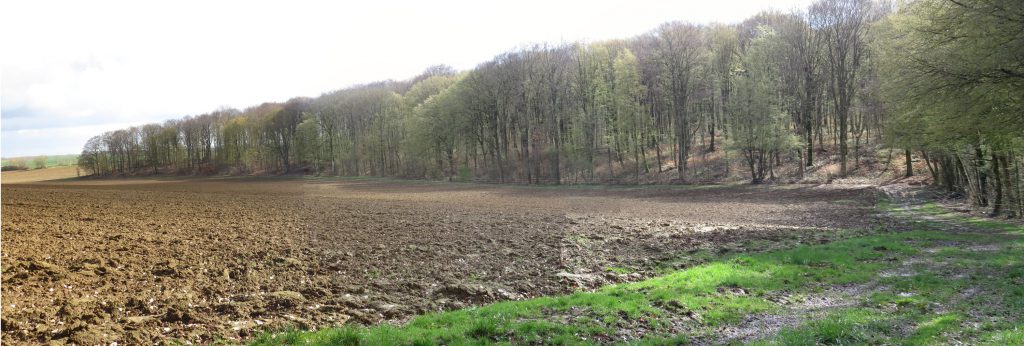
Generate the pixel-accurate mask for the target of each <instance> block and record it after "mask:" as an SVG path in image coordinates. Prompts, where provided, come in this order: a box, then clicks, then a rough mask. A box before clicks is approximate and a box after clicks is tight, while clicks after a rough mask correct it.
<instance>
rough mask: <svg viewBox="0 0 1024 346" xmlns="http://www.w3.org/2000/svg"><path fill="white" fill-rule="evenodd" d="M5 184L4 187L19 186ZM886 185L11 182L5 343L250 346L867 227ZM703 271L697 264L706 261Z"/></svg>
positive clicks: (584, 285)
mask: <svg viewBox="0 0 1024 346" xmlns="http://www.w3.org/2000/svg"><path fill="white" fill-rule="evenodd" d="M5 182H6V181H5ZM872 191H873V190H871V189H867V188H863V187H859V188H853V187H846V188H844V187H837V186H831V185H789V186H776V187H765V186H726V187H668V186H642V187H636V188H628V187H525V186H496V185H479V184H444V183H426V182H396V181H384V180H359V179H342V180H319V179H299V178H188V179H171V178H166V179H161V178H153V179H120V180H66V181H61V182H58V183H33V184H20V185H18V184H6V183H5V184H4V185H3V187H2V200H3V208H2V218H3V229H2V230H3V234H2V235H3V252H2V267H3V269H2V272H3V274H2V283H3V285H2V294H3V301H2V309H0V312H2V318H0V319H2V329H3V331H2V341H3V342H5V343H7V342H10V343H12V344H23V343H46V342H53V341H56V342H59V343H76V344H100V343H109V342H112V341H118V342H120V343H122V344H123V343H128V344H138V343H151V342H156V341H166V340H175V339H176V340H178V341H180V342H183V343H209V342H212V341H216V340H244V339H247V338H249V337H252V336H253V335H254V334H255V333H259V332H261V331H263V330H268V329H275V328H283V327H285V326H289V325H291V326H297V327H301V328H318V327H323V326H334V325H340V324H345V323H358V324H376V323H389V322H391V323H401V322H402V321H404V320H405V319H407V318H408V317H409V316H411V315H414V314H420V313H425V312H431V311H439V310H448V309H455V308H460V307H465V306H469V305H474V304H483V303H488V302H493V301H498V300H509V299H523V298H529V297H535V296H540V295H550V294H559V293H566V292H571V291H574V290H578V289H588V288H593V287H597V286H600V285H604V284H608V283H614V282H622V281H634V280H640V279H642V278H645V277H648V276H650V275H653V274H655V273H656V272H657V270H658V268H663V267H664V266H665V265H666V263H668V264H671V265H675V266H685V265H687V263H689V262H687V260H690V259H692V260H694V261H697V260H699V259H697V258H698V257H699V256H696V255H695V254H697V253H698V252H700V251H702V250H703V251H711V252H715V253H721V252H728V251H762V250H767V249H770V248H773V247H779V246H787V244H793V243H797V242H799V243H819V242H827V241H830V240H833V239H836V238H837V237H841V236H843V235H842V234H845V233H843V232H839V231H838V230H840V229H847V230H848V229H867V228H870V227H871V226H872V224H873V223H872V222H873V219H874V215H873V214H872V213H873V210H872V208H870V205H871V204H872V202H873V198H874V195H873V194H874V192H872ZM691 264H692V263H691Z"/></svg>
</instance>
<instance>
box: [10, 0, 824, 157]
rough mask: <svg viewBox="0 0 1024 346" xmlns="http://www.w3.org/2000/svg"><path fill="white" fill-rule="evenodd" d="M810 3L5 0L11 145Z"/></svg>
mask: <svg viewBox="0 0 1024 346" xmlns="http://www.w3.org/2000/svg"><path fill="white" fill-rule="evenodd" d="M808 3H809V1H807V0H759V1H755V0H750V1H742V0H711V1H703V0H701V1H637V0H632V1H579V2H569V1H555V0H543V1H532V0H531V1H504V2H501V3H500V4H498V3H497V2H485V1H461V2H441V1H409V2H396V1H374V2H371V1H358V2H352V3H349V4H342V3H341V2H340V1H334V2H327V1H323V2H307V1H278V2H274V3H270V2H254V1H238V2H233V1H164V2H144V1H125V2H108V1H27V0H26V1H19V2H16V3H15V2H12V1H7V2H4V3H3V4H2V5H0V6H2V7H0V13H2V14H0V35H2V41H0V52H2V53H0V54H2V55H0V88H2V94H0V118H2V119H0V120H2V122H0V128H2V139H0V142H2V143H0V155H2V156H3V157H14V156H26V155H40V154H68V153H78V152H80V151H81V148H82V145H83V144H84V143H85V141H86V140H88V139H89V137H92V136H94V135H97V134H100V133H102V132H104V131H108V130H114V129H118V128H123V127H127V126H131V125H139V124H145V123H150V122H160V121H163V120H166V119H171V118H178V117H181V116H185V115H194V114H201V113H205V112H208V111H212V110H214V109H216V108H218V107H221V106H229V107H235V108H244V107H247V106H251V105H256V104H259V103H262V102H267V101H284V100H287V99H289V98H291V97H295V96H318V95H320V94H321V93H323V92H326V91H330V90H335V89H340V88H343V87H346V86H350V85H353V84H358V83H365V82H371V81H377V80H383V79H405V78H410V77H413V76H414V75H416V74H418V73H419V72H421V71H423V69H425V68H426V67H428V66H431V65H436V64H448V65H451V66H453V67H455V68H456V69H459V70H465V69H471V68H473V67H474V66H476V65H477V64H479V63H481V62H484V61H486V60H489V59H491V58H493V57H494V56H496V55H497V54H499V53H501V52H504V51H506V50H509V49H512V48H516V47H520V46H523V45H526V44H532V43H541V42H552V43H559V42H574V41H580V40H584V41H595V40H602V39H609V38H627V37H632V36H635V35H639V34H641V33H644V32H647V31H649V30H651V29H653V28H654V27H656V26H657V25H658V24H661V23H663V22H667V21H672V20H683V21H690V22H695V23H709V22H725V23H731V22H738V21H741V20H743V19H745V18H747V17H749V16H751V15H753V14H755V13H757V12H759V11H761V10H764V9H768V8H775V9H779V10H784V11H788V10H791V9H794V8H805V7H806V5H807V4H808Z"/></svg>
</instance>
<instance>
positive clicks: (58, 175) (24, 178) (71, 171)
mask: <svg viewBox="0 0 1024 346" xmlns="http://www.w3.org/2000/svg"><path fill="white" fill-rule="evenodd" d="M83 173H84V172H83ZM77 174H78V167H77V166H63V167H52V168H43V169H32V170H27V171H8V172H3V173H2V174H0V183H3V184H22V183H31V182H37V181H47V180H57V179H66V178H74V177H76V176H77Z"/></svg>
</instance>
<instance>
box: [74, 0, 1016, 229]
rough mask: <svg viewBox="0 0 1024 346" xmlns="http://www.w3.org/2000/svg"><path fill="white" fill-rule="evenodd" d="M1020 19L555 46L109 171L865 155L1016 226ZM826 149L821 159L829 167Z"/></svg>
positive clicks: (576, 167)
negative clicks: (898, 154) (895, 158)
mask: <svg viewBox="0 0 1024 346" xmlns="http://www.w3.org/2000/svg"><path fill="white" fill-rule="evenodd" d="M1022 12H1024V10H1022V5H1021V4H1020V3H1018V2H1016V1H1014V0H963V1H960V0H956V1H954V0H920V1H914V2H911V3H908V4H902V5H899V6H896V5H893V4H889V3H883V2H876V1H869V0H820V1H818V2H815V3H814V4H812V5H811V6H810V7H809V8H807V9H806V10H803V11H793V12H790V13H779V12H765V13H761V14H759V15H757V16H754V17H752V18H750V19H747V20H745V21H743V22H741V23H738V24H731V25H725V24H710V25H696V24H691V23H683V22H672V23H666V24H662V25H660V26H658V27H657V28H655V29H654V30H651V31H650V32H647V33H644V34H641V35H639V36H636V37H633V38H629V39H621V40H609V41H602V42H591V43H583V42H578V43H570V44H557V45H551V44H544V45H535V46H530V47H525V48H521V49H516V50H513V51H509V52H506V53H502V54H500V55H498V56H496V57H495V58H494V59H492V60H490V61H487V62H484V63H482V64H480V65H478V66H477V67H476V68H474V69H472V70H469V71H455V70H453V69H451V68H449V67H446V66H435V67H432V68H429V69H427V70H426V71H425V72H424V73H422V74H421V75H419V76H416V77H414V78H411V79H409V80H404V81H382V82H376V83H370V84H365V85H358V86H353V87H349V88H345V89H341V90H337V91H333V92H328V93H325V94H323V95H320V96H319V97H316V98H294V99H291V100H288V101H286V102H283V103H264V104H261V105H258V106H253V107H249V108H247V109H244V110H237V109H229V108H225V109H218V110H215V111H213V112H210V113H207V114H202V115H197V116H187V117H184V118H182V119H177V120H170V121H167V122H164V123H162V124H149V125H145V126H138V127H131V128H127V129H122V130H117V131H112V132H108V133H104V134H102V135H99V136H96V137H94V138H92V139H90V140H89V141H88V142H87V143H86V145H85V147H84V149H83V152H82V155H81V156H80V165H81V166H82V167H84V168H86V169H88V170H91V171H92V172H94V173H95V174H99V175H130V174H142V173H155V174H160V173H173V174H214V173H227V174H249V173H287V172H300V173H308V174H328V175H348V176H362V175H369V176H393V177H407V178H428V179H460V180H477V181H494V182H512V183H530V184H560V183H595V182H619V183H641V182H643V181H645V180H644V179H645V177H649V176H651V175H652V174H658V173H662V172H665V171H670V170H671V171H673V173H672V174H673V175H674V176H675V179H676V181H679V182H694V181H699V180H703V179H709V178H711V179H713V178H715V177H721V176H722V175H723V174H729V172H728V170H729V169H730V167H731V165H729V164H726V165H724V166H706V165H702V166H699V167H698V166H697V165H695V164H693V162H696V161H697V159H698V157H695V156H699V157H700V158H704V157H705V156H706V155H708V154H709V153H711V154H718V155H724V156H725V157H726V159H725V161H726V162H735V163H737V164H739V165H740V166H742V167H743V170H744V171H745V173H744V174H746V175H748V177H749V179H750V181H751V182H754V183H760V182H765V181H770V180H773V179H778V178H780V177H779V176H778V175H779V174H782V173H781V172H779V171H778V168H779V167H780V166H783V165H789V166H797V167H800V169H799V171H798V172H797V173H796V175H802V174H803V173H804V167H814V166H815V165H816V164H819V163H821V162H823V161H830V160H835V161H838V164H839V172H838V174H839V175H841V176H845V175H846V174H847V173H848V172H849V171H851V167H848V166H849V165H851V164H852V166H853V167H852V168H856V167H857V165H858V164H859V162H860V156H859V155H860V154H859V153H861V152H862V150H861V149H862V148H863V147H864V146H867V145H870V144H869V143H872V142H873V143H875V144H876V145H878V144H884V145H885V146H886V147H888V148H890V149H900V150H901V151H902V152H903V153H904V157H905V159H906V164H907V172H906V173H907V174H911V173H912V159H914V158H915V157H916V158H917V159H920V160H924V161H925V162H926V164H925V166H927V167H928V171H929V173H930V174H931V175H932V176H933V178H934V181H935V182H936V183H937V184H941V185H943V186H946V187H947V188H948V189H950V191H952V192H956V193H964V194H967V195H969V196H971V198H972V200H974V201H975V202H976V203H977V204H979V205H986V206H992V207H993V208H994V209H995V210H996V211H997V212H1002V213H1009V214H1015V215H1020V214H1021V213H1022V212H1024V209H1022V204H1024V203H1022V201H1021V196H1022V194H1021V185H1022V184H1021V182H1022V179H1021V177H1020V172H1019V171H1020V169H1019V166H1020V161H1021V159H1022V156H1021V152H1024V150H1022V149H1024V143H1022V137H1024V135H1022V133H1024V120H1022V119H1021V118H1022V113H1021V111H1022V109H1021V95H1022V94H1024V93H1022V90H1024V87H1022V81H1024V78H1022V75H1024V68H1022V66H1021V62H1022V61H1024V59H1022V56H1021V54H1022V52H1024V47H1022V45H1024V43H1022V41H1024V39H1022V37H1021V35H1022V34H1021V33H1022V32H1024V31H1022V30H1021V29H1022V19H1021V18H1024V17H1022V16H1021V13H1022ZM820 155H826V157H825V160H822V158H819V157H818V156H820Z"/></svg>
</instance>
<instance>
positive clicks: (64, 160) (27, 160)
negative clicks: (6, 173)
mask: <svg viewBox="0 0 1024 346" xmlns="http://www.w3.org/2000/svg"><path fill="white" fill-rule="evenodd" d="M36 157H37V156H22V157H5V158H3V159H0V165H2V166H7V165H11V164H14V163H18V162H20V163H24V164H26V165H28V167H30V168H35V167H34V165H35V164H34V163H33V162H32V160H33V159H35V158H36ZM77 162H78V155H76V154H68V155H47V156H46V167H57V166H74V165H75V164H76V163H77Z"/></svg>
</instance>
